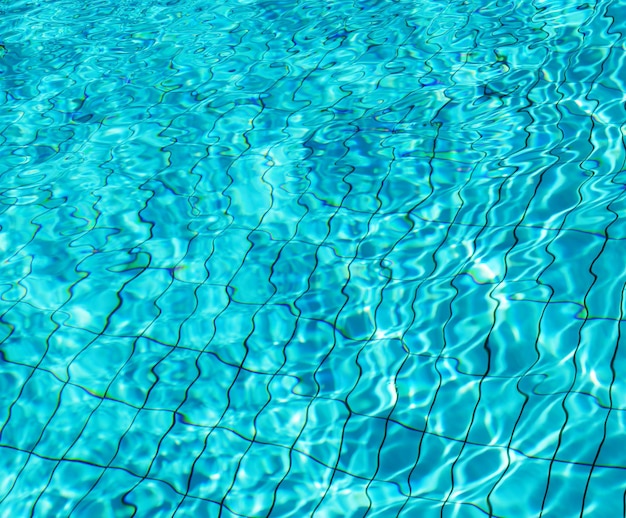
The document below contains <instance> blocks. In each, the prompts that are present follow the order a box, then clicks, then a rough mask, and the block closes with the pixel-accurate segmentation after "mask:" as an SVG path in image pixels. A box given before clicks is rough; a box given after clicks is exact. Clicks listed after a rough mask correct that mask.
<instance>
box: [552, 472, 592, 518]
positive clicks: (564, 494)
mask: <svg viewBox="0 0 626 518" xmlns="http://www.w3.org/2000/svg"><path fill="white" fill-rule="evenodd" d="M589 471H590V467H589V466H585V465H576V464H569V463H567V464H566V463H561V462H556V463H554V464H553V465H552V468H551V470H550V483H549V485H548V490H547V494H546V500H545V504H544V508H543V515H544V516H563V515H566V514H579V513H580V512H581V511H582V509H583V507H582V505H583V503H582V499H583V494H584V492H585V486H586V484H587V480H588V478H589Z"/></svg>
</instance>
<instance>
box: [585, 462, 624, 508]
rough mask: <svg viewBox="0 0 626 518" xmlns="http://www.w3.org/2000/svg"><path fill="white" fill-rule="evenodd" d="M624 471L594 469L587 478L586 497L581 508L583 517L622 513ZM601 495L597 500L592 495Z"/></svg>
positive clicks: (618, 469) (619, 469)
mask: <svg viewBox="0 0 626 518" xmlns="http://www.w3.org/2000/svg"><path fill="white" fill-rule="evenodd" d="M623 480H624V469H623V468H599V467H594V469H593V470H592V471H591V473H590V475H589V477H588V485H587V487H586V495H585V499H584V502H583V506H582V512H583V515H584V516H592V515H593V513H606V514H607V515H609V516H612V515H618V516H619V514H620V513H623V512H624V483H623ZM598 493H602V495H603V498H602V500H599V499H597V498H594V495H596V494H598Z"/></svg>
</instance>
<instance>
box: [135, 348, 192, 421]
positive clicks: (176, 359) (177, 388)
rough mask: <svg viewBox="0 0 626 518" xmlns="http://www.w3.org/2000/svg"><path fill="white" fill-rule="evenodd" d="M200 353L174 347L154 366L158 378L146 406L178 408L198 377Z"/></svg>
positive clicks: (151, 389)
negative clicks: (197, 362) (197, 359)
mask: <svg viewBox="0 0 626 518" xmlns="http://www.w3.org/2000/svg"><path fill="white" fill-rule="evenodd" d="M197 357H198V353H197V352H196V351H190V350H188V349H172V350H171V351H170V353H169V354H168V355H167V357H164V360H163V361H162V362H160V363H158V364H155V365H153V366H152V369H151V370H152V372H153V373H154V375H155V376H156V378H157V381H156V383H155V384H154V385H153V386H152V387H151V388H150V393H149V395H148V398H147V400H146V403H145V406H146V408H153V409H172V408H177V407H178V406H179V405H180V404H181V403H182V402H183V401H184V399H185V396H186V394H187V391H188V390H189V387H190V386H191V384H192V382H193V381H194V380H195V379H196V378H197V377H198V374H199V373H198V368H197V366H196V363H195V362H196V358H197Z"/></svg>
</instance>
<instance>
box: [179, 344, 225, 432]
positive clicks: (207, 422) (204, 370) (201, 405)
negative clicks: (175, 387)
mask: <svg viewBox="0 0 626 518" xmlns="http://www.w3.org/2000/svg"><path fill="white" fill-rule="evenodd" d="M198 369H199V370H200V372H199V376H198V378H197V379H194V381H193V382H192V384H191V385H190V386H189V389H188V390H187V392H186V395H185V400H184V402H183V404H182V406H181V407H180V410H179V412H180V414H181V415H182V417H183V419H184V420H185V422H186V423H189V424H192V425H196V426H203V427H211V426H215V425H216V424H217V423H218V422H219V420H220V418H221V417H222V414H223V413H224V412H225V411H226V408H227V407H228V404H229V400H228V390H229V389H230V387H231V385H232V384H233V382H234V380H235V376H236V375H237V370H236V369H235V368H234V367H232V366H230V365H226V364H224V363H223V362H221V361H220V360H219V359H217V357H216V356H215V355H213V354H202V355H200V357H199V358H198Z"/></svg>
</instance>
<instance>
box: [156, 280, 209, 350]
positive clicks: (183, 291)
mask: <svg viewBox="0 0 626 518" xmlns="http://www.w3.org/2000/svg"><path fill="white" fill-rule="evenodd" d="M195 288H196V286H194V285H193V284H186V283H182V282H180V281H177V280H174V282H173V283H172V285H171V286H170V287H169V288H168V289H167V291H166V292H165V293H164V294H163V295H162V296H161V297H160V298H159V299H157V301H156V305H157V306H158V308H159V310H160V314H159V316H158V317H157V319H156V320H155V321H154V322H153V323H152V324H151V325H150V327H149V328H148V329H147V330H146V332H145V335H144V336H146V337H148V338H151V339H152V340H155V341H157V342H160V343H163V344H167V345H172V346H174V345H177V344H178V342H179V333H180V326H181V324H182V323H183V321H185V319H187V318H188V317H189V316H190V315H191V314H192V313H193V312H194V310H195V309H196V306H197V301H196V298H195V296H194V291H195Z"/></svg>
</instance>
